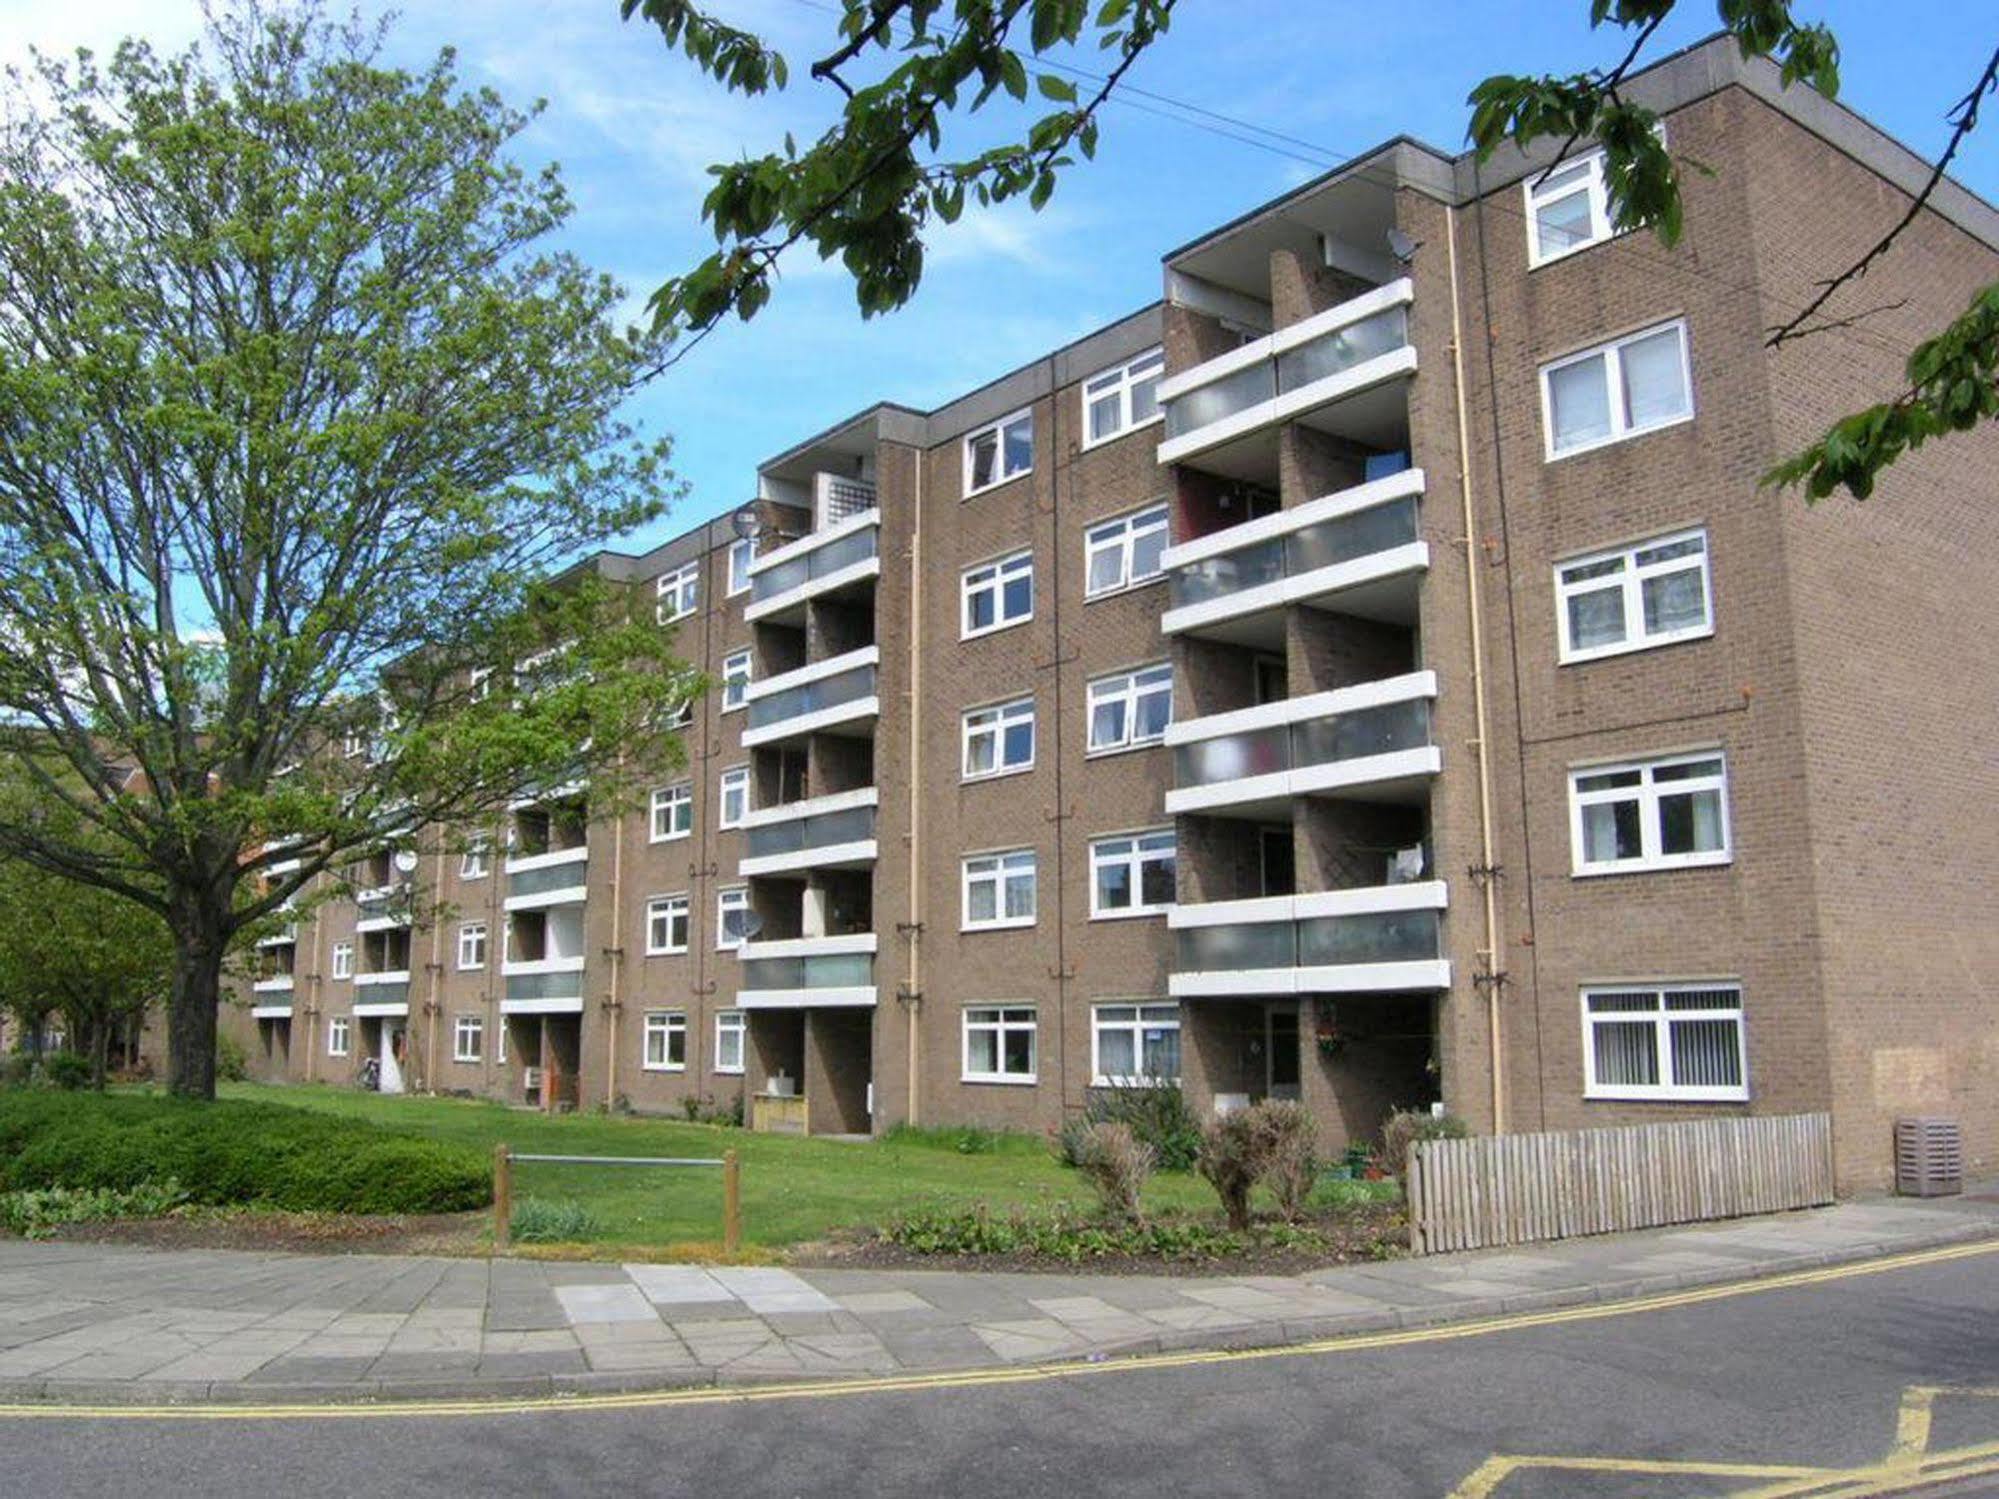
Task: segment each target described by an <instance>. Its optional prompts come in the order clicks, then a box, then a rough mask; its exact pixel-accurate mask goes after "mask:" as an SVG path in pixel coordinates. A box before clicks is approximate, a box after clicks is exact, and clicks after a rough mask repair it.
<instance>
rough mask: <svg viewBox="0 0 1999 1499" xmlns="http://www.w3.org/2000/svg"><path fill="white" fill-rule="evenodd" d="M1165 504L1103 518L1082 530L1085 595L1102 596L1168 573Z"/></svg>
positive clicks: (1154, 580)
mask: <svg viewBox="0 0 1999 1499" xmlns="http://www.w3.org/2000/svg"><path fill="white" fill-rule="evenodd" d="M1166 529H1167V527H1166V507H1165V506H1164V505H1153V506H1149V507H1148V508H1146V509H1144V510H1134V511H1133V512H1132V513H1131V514H1130V515H1120V516H1117V517H1116V518H1115V519H1112V520H1107V521H1101V522H1099V523H1098V524H1096V525H1094V526H1092V527H1090V529H1089V530H1087V531H1085V532H1084V533H1083V578H1084V583H1083V596H1084V597H1085V598H1092V599H1095V598H1102V597H1104V596H1105V595H1106V594H1112V593H1121V592H1122V591H1124V590H1125V589H1127V588H1136V587H1138V585H1139V584H1141V583H1153V582H1157V581H1158V580H1159V579H1161V578H1163V577H1165V576H1166V570H1165V569H1164V568H1163V567H1161V566H1160V563H1159V559H1160V557H1161V555H1162V554H1163V553H1164V552H1165V551H1166V542H1167V535H1166Z"/></svg>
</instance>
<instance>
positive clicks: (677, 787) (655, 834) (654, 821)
mask: <svg viewBox="0 0 1999 1499" xmlns="http://www.w3.org/2000/svg"><path fill="white" fill-rule="evenodd" d="M677 810H684V811H685V813H686V817H685V819H684V822H685V826H683V827H680V828H678V829H676V828H675V826H674V824H675V822H677V821H682V820H683V819H681V818H679V817H677V816H676V811H677ZM661 813H665V814H666V821H665V824H664V826H665V831H664V832H662V831H661V830H660V829H661V822H660V814H661ZM646 833H647V841H648V842H650V843H673V842H677V841H678V840H679V839H682V838H687V837H691V836H693V833H694V783H693V782H692V781H679V782H676V783H675V784H673V785H671V786H660V787H658V788H656V789H655V790H654V791H653V794H652V815H651V819H650V820H649V821H648V822H647V824H646Z"/></svg>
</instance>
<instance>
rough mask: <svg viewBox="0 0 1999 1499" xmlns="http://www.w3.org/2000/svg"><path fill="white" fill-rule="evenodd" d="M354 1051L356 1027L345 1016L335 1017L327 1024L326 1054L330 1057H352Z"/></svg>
mask: <svg viewBox="0 0 1999 1499" xmlns="http://www.w3.org/2000/svg"><path fill="white" fill-rule="evenodd" d="M353 1050H354V1025H353V1022H352V1021H350V1020H349V1019H348V1018H347V1017H346V1016H345V1015H335V1016H334V1017H333V1018H332V1019H331V1020H329V1021H327V1022H326V1054H327V1055H328V1056H329V1057H344V1056H350V1055H352V1053H353Z"/></svg>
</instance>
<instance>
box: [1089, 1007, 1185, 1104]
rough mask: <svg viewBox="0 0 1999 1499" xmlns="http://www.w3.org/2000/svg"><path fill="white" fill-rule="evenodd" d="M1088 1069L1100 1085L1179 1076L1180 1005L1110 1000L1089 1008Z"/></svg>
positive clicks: (1172, 1080) (1161, 1081)
mask: <svg viewBox="0 0 1999 1499" xmlns="http://www.w3.org/2000/svg"><path fill="white" fill-rule="evenodd" d="M1090 1075H1091V1077H1092V1079H1093V1080H1094V1085H1095V1086H1096V1087H1099V1088H1110V1087H1132V1086H1136V1085H1140V1084H1146V1083H1157V1084H1168V1083H1177V1082H1179V1081H1180V1007H1179V1006H1178V1005H1175V1004H1109V1005H1097V1006H1095V1007H1094V1008H1092V1009H1091V1011H1090Z"/></svg>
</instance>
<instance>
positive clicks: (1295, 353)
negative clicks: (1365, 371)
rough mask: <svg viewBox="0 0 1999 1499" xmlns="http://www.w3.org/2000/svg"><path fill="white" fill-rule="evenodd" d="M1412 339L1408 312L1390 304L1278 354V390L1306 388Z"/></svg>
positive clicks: (1281, 391)
mask: <svg viewBox="0 0 1999 1499" xmlns="http://www.w3.org/2000/svg"><path fill="white" fill-rule="evenodd" d="M1408 342H1409V315H1408V309H1407V308H1404V307H1390V308H1389V309H1387V310H1386V311H1385V312H1377V313H1375V314H1374V315H1373V316H1372V317H1364V318H1362V319H1361V320H1360V321H1359V322H1357V323H1348V324H1347V325H1346V326H1345V327H1344V328H1335V329H1334V330H1333V331H1332V332H1331V333H1327V334H1323V335H1321V336H1320V337H1318V338H1315V339H1313V340H1312V341H1311V342H1310V343H1306V344H1300V345H1299V346H1298V347H1297V348H1295V349H1287V350H1285V351H1284V352H1283V353H1282V354H1279V355H1278V356H1277V390H1278V393H1279V394H1284V393H1286V392H1289V391H1294V390H1303V389H1304V388H1305V387H1306V386H1308V385H1314V384H1316V383H1318V382H1319V381H1321V380H1325V379H1330V378H1331V377H1332V376H1334V375H1340V374H1344V373H1346V372H1347V371H1348V370H1350V369H1352V368H1354V367H1355V366H1356V365H1360V364H1365V363H1366V362H1367V361H1368V360H1370V359H1374V358H1377V357H1379V356H1380V355H1383V354H1387V353H1390V352H1392V351H1393V350H1396V349H1399V348H1401V347H1402V346H1403V345H1404V344H1406V343H1408Z"/></svg>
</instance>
